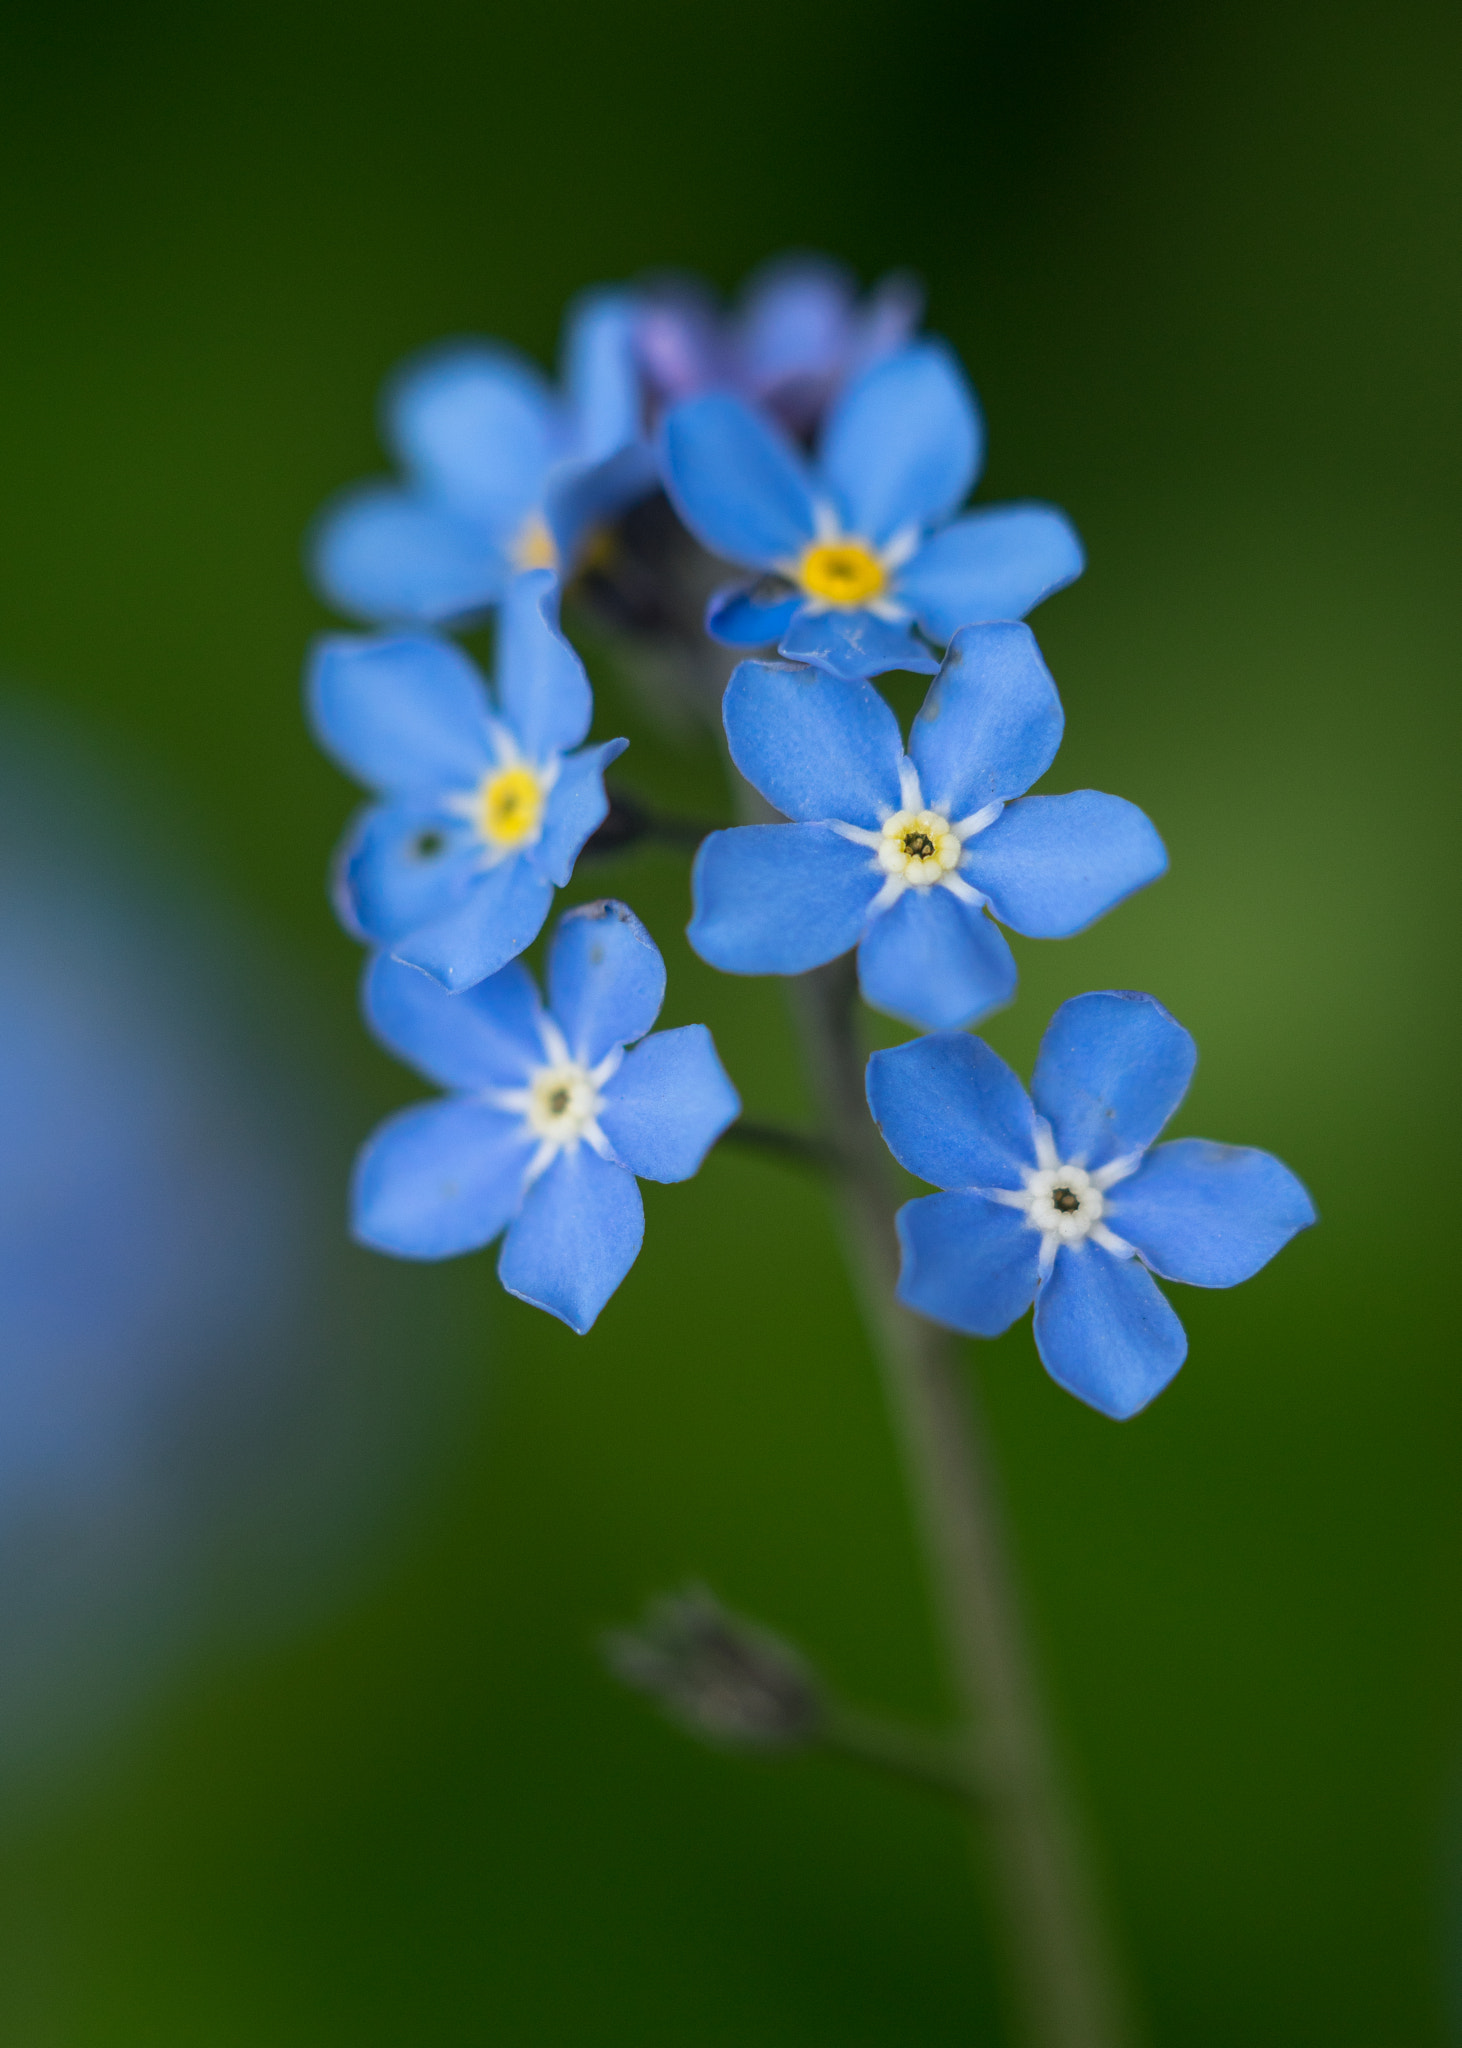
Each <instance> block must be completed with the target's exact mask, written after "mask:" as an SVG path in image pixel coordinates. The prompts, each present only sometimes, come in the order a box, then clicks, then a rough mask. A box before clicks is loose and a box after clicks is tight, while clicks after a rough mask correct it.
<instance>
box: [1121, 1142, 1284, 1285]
mask: <svg viewBox="0 0 1462 2048" xmlns="http://www.w3.org/2000/svg"><path fill="white" fill-rule="evenodd" d="M1107 1211H1108V1217H1107V1220H1108V1221H1109V1222H1110V1224H1111V1226H1112V1229H1113V1230H1114V1231H1116V1233H1117V1235H1118V1237H1125V1238H1126V1240H1127V1242H1128V1243H1129V1244H1134V1245H1136V1247H1137V1249H1138V1251H1139V1252H1141V1254H1142V1256H1143V1258H1144V1259H1146V1261H1147V1263H1148V1265H1149V1266H1151V1267H1152V1269H1153V1271H1154V1272H1156V1273H1161V1274H1162V1276H1163V1278H1164V1279H1165V1280H1186V1281H1187V1283H1188V1285H1189V1286H1190V1287H1235V1286H1237V1285H1238V1283H1239V1281H1240V1280H1247V1279H1248V1278H1249V1277H1250V1276H1251V1275H1252V1274H1254V1273H1257V1272H1258V1271H1259V1268H1260V1267H1261V1266H1267V1265H1268V1263H1269V1261H1270V1260H1271V1259H1272V1258H1273V1257H1274V1254H1275V1253H1276V1252H1277V1251H1279V1250H1280V1248H1281V1247H1282V1246H1284V1245H1287V1244H1288V1243H1289V1241H1290V1239H1291V1238H1292V1237H1293V1236H1294V1234H1295V1232H1296V1231H1297V1230H1304V1229H1306V1228H1307V1227H1308V1226H1309V1225H1310V1224H1311V1223H1313V1222H1314V1221H1315V1205H1314V1203H1313V1202H1312V1201H1311V1200H1310V1197H1309V1194H1308V1193H1307V1191H1306V1190H1305V1188H1304V1186H1303V1185H1302V1184H1301V1182H1300V1181H1298V1180H1297V1179H1296V1178H1295V1176H1294V1175H1293V1174H1292V1173H1291V1172H1290V1170H1289V1168H1288V1167H1287V1166H1285V1165H1282V1164H1281V1162H1280V1161H1279V1160H1278V1159H1276V1158H1275V1157H1274V1155H1273V1154H1272V1153H1270V1152H1259V1151H1256V1150H1255V1148H1254V1147H1253V1146H1251V1145H1213V1144H1210V1143H1209V1141H1208V1140H1207V1139H1206V1138H1178V1139H1176V1140H1175V1141H1174V1142H1173V1143H1172V1144H1170V1145H1159V1146H1158V1147H1157V1149H1156V1150H1155V1151H1153V1152H1149V1153H1148V1155H1147V1157H1146V1158H1145V1159H1144V1160H1143V1162H1142V1165H1141V1166H1140V1167H1139V1168H1138V1170H1137V1172H1136V1173H1135V1174H1134V1175H1133V1177H1132V1178H1131V1179H1130V1180H1124V1181H1119V1182H1118V1183H1117V1185H1116V1187H1114V1188H1113V1189H1112V1191H1111V1193H1110V1194H1109V1195H1108V1196H1107Z"/></svg>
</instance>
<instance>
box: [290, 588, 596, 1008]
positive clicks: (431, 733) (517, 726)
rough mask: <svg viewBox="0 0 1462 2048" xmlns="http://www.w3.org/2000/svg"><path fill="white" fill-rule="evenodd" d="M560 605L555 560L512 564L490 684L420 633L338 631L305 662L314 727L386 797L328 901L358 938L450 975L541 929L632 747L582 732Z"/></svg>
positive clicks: (584, 723)
mask: <svg viewBox="0 0 1462 2048" xmlns="http://www.w3.org/2000/svg"><path fill="white" fill-rule="evenodd" d="M556 602H557V600H556V586H555V583H554V578H553V576H552V574H551V573H550V572H549V571H547V570H539V571H536V572H534V573H532V574H530V575H525V576H521V577H518V578H516V579H515V581H514V583H513V586H512V588H511V590H510V591H509V593H508V597H507V601H506V602H505V604H504V606H503V609H502V613H501V617H500V619H499V625H498V645H497V677H496V687H495V690H494V692H493V694H492V696H491V697H490V696H489V694H488V692H487V690H486V688H485V687H484V685H483V681H482V678H481V676H480V675H479V674H478V672H477V670H476V669H475V668H474V666H473V665H472V663H471V661H469V660H468V658H467V656H466V655H465V654H463V653H462V651H461V650H460V649H459V648H457V647H454V646H452V645H451V644H450V643H449V642H447V641H444V640H437V639H433V638H431V637H429V636H427V635H424V634H409V635H401V636H398V637H393V638H385V637H382V638H359V639H358V638H353V637H346V636H344V635H340V636H333V637H331V638H328V639H325V640H322V641H321V642H320V643H319V645H318V646H317V647H316V649H315V652H314V655H313V657H312V660H311V664H310V672H309V677H308V694H309V706H310V714H311V718H312V720H313V723H314V728H315V733H316V737H317V738H318V739H319V741H320V744H321V745H322V746H323V747H324V748H325V750H326V752H327V753H329V754H331V755H333V756H334V758H335V759H336V760H337V761H338V762H339V763H340V765H341V766H342V767H343V768H345V769H346V770H347V771H348V772H349V773H350V774H352V775H354V776H355V777H356V778H357V779H358V780H359V781H361V782H363V783H365V784H366V785H367V786H368V787H369V788H372V789H375V790H377V791H378V792H379V793H380V794H381V796H382V797H383V798H384V802H382V803H380V804H376V805H373V806H372V807H371V808H370V809H368V810H366V811H365V812H364V813H363V814H362V815H361V817H360V818H359V819H358V820H357V822H356V824H355V826H354V827H353V829H352V830H351V832H350V833H349V834H348V836H347V838H346V840H345V843H344V845H343V846H342V848H341V849H340V853H339V855H338V857H337V862H336V881H335V900H336V907H337V909H338V910H339V912H340V915H341V918H342V920H343V921H344V923H345V924H346V925H347V927H348V928H349V929H350V930H351V931H353V932H355V934H356V935H357V936H358V937H359V938H363V939H365V940H367V941H368V942H369V943H370V944H372V945H374V946H379V947H383V948H384V949H385V950H386V951H387V952H389V953H392V954H394V955H395V957H396V958H397V959H398V960H404V961H407V962H408V963H409V964H410V965H411V966H413V967H420V968H422V969H423V970H424V971H425V972H426V973H427V974H431V975H434V976H435V977H436V979H437V980H438V981H440V982H441V983H442V984H443V986H444V987H446V988H449V989H465V988H471V987H472V986H473V984H474V983H475V982H479V981H481V980H482V979H483V978H484V976H486V975H489V974H496V973H497V971H498V969H499V968H500V967H503V966H506V964H507V962H508V961H509V960H512V959H514V958H516V956H517V955H518V954H519V953H521V952H522V950H523V948H524V947H525V946H528V945H531V944H532V942H533V940H534V939H535V938H536V937H537V936H538V933H539V932H540V931H541V930H542V928H543V921H544V919H545V918H546V917H547V915H548V911H549V906H550V904H551V903H552V901H553V892H554V890H555V889H561V888H562V887H563V885H564V884H565V882H567V881H568V879H569V876H570V875H571V874H572V872H573V866H574V862H575V860H576V859H577V858H578V855H579V849H580V848H581V847H582V845H583V844H584V841H585V840H586V839H587V838H588V837H589V834H590V833H591V832H592V831H593V830H594V829H595V827H596V826H597V825H599V824H600V823H601V822H602V821H603V819H604V817H605V815H606V812H607V810H608V802H607V799H606V797H605V794H604V769H605V767H606V766H607V764H608V763H609V762H610V761H612V760H614V759H615V758H616V756H617V755H619V754H621V753H623V751H624V749H625V747H626V745H627V744H628V742H627V741H625V740H607V741H605V742H604V743H603V744H602V745H600V746H597V747H580V742H581V741H582V740H583V739H584V738H585V736H586V735H587V733H588V730H589V722H590V720H591V718H592V717H593V711H594V701H593V696H592V694H591V692H590V689H589V679H588V677H587V676H586V675H585V673H584V666H583V663H582V662H581V661H580V660H579V657H578V655H577V654H575V653H574V650H573V649H572V648H571V647H570V646H569V644H568V642H567V641H566V640H565V639H563V637H562V636H561V634H560V633H559V631H558V629H557V620H556ZM575 748H577V749H579V750H578V751H577V752H574V751H571V749H575Z"/></svg>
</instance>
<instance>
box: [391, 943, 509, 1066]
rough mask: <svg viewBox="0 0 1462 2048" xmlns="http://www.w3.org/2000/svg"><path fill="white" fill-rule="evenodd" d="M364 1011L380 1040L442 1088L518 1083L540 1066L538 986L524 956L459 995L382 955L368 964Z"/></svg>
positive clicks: (429, 977)
mask: <svg viewBox="0 0 1462 2048" xmlns="http://www.w3.org/2000/svg"><path fill="white" fill-rule="evenodd" d="M361 1008H362V1009H363V1010H364V1012H365V1017H366V1022H367V1023H368V1024H369V1025H370V1028H371V1030H372V1031H373V1032H374V1033H375V1035H376V1037H377V1038H378V1039H379V1040H380V1041H381V1043H382V1045H384V1046H386V1047H387V1048H388V1049H389V1050H390V1051H391V1052H394V1053H396V1054H397V1055H398V1056H399V1057H400V1058H401V1059H403V1060H409V1061H410V1062H411V1064H412V1066H414V1067H415V1068H417V1069H418V1071H419V1072H421V1073H423V1074H425V1075H426V1077H427V1079H428V1080H429V1081H436V1082H438V1083H439V1084H440V1085H441V1086H442V1087H443V1088H461V1089H468V1090H472V1091H477V1090H480V1089H483V1088H521V1087H522V1086H523V1084H524V1082H525V1081H526V1080H527V1077H528V1073H529V1070H530V1069H531V1068H533V1067H537V1066H542V1064H543V1058H544V1053H543V1041H542V1039H541V1038H540V1037H539V1035H538V1021H537V1020H538V1018H539V1017H540V1016H541V1014H542V1011H541V1007H540V1005H539V1001H538V991H537V989H536V988H535V987H534V986H533V977H532V975H531V974H529V972H528V970H527V968H526V967H525V966H524V965H523V963H522V961H521V960H514V961H513V962H512V963H511V964H510V965H509V966H507V967H504V968H502V969H501V970H500V971H499V972H498V973H497V974H494V975H491V976H490V977H489V978H488V979H487V980H486V981H480V982H479V983H478V984H477V986H476V988H471V989H468V990H467V991H466V992H465V993H464V994H462V995H460V996H454V995H449V994H448V993H447V991H446V990H445V989H444V988H443V987H442V985H441V983H440V982H439V981H433V980H432V978H431V976H430V975H429V974H423V973H422V972H421V970H420V969H419V968H416V967H407V966H406V965H405V964H404V963H403V962H402V961H400V960H393V959H391V958H390V956H389V955H388V954H385V953H378V954H377V955H376V957H375V959H374V960H372V961H371V963H370V965H369V966H368V967H367V968H366V972H365V978H364V980H363V982H362V985H361Z"/></svg>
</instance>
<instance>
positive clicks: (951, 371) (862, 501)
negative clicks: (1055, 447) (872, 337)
mask: <svg viewBox="0 0 1462 2048" xmlns="http://www.w3.org/2000/svg"><path fill="white" fill-rule="evenodd" d="M983 443H984V433H983V430H982V428H981V425H980V414H979V408H978V407H977V406H976V404H975V395H974V393H973V392H972V391H971V390H970V387H969V384H968V382H967V381H966V378H965V375H964V372H963V371H962V370H961V369H960V367H959V364H958V363H957V362H956V361H955V359H954V357H953V355H952V354H951V353H950V351H949V350H948V349H947V348H946V347H945V346H944V344H943V342H939V341H917V342H911V343H910V345H909V346H908V347H907V348H904V349H900V350H899V352H898V354H897V355H894V356H886V357H885V358H884V360H883V361H882V362H881V363H875V364H874V366H873V368H872V369H871V370H865V371H864V372H863V375H862V376H861V377H859V378H858V379H857V380H856V381H855V382H854V383H852V384H850V385H849V386H848V388H847V390H846V391H845V392H844V393H843V395H842V397H841V398H840V399H839V400H838V402H837V404H836V405H835V406H834V407H833V410H832V413H831V415H830V417H829V419H828V423H827V426H826V428H825V429H824V431H823V437H822V446H821V449H820V450H819V457H818V471H819V480H820V481H821V482H823V483H825V484H826V485H827V486H828V488H829V490H830V492H831V494H832V495H833V496H834V498H835V499H836V501H837V502H838V504H839V505H840V506H841V508H842V510H843V512H844V514H845V516H846V518H847V522H848V529H849V531H850V532H852V533H858V534H863V535H864V536H865V537H866V538H867V539H869V540H872V541H874V542H875V543H878V544H880V545H881V544H882V543H883V542H884V541H887V540H889V539H891V538H892V536H893V535H894V534H896V533H898V532H899V531H900V530H901V529H902V528H904V527H908V526H919V527H922V526H933V525H936V524H937V523H938V522H939V521H940V520H942V519H947V518H948V517H949V515H950V513H951V512H953V511H955V510H956V509H957V508H958V507H959V506H960V505H962V504H963V503H964V500H965V498H966V496H967V495H968V493H969V489H970V486H971V484H973V482H974V480H975V475H976V472H977V471H978V469H979V465H980V455H981V451H982V447H983Z"/></svg>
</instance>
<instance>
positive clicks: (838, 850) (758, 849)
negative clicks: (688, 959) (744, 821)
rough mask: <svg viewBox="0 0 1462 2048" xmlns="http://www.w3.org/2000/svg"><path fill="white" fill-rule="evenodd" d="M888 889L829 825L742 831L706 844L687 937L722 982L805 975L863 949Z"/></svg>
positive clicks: (868, 859)
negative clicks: (872, 912)
mask: <svg viewBox="0 0 1462 2048" xmlns="http://www.w3.org/2000/svg"><path fill="white" fill-rule="evenodd" d="M882 886H883V876H882V874H881V873H880V872H879V871H878V869H877V868H875V866H874V865H873V857H872V855H871V854H870V853H869V851H868V849H867V847H866V846H855V845H853V844H852V842H851V841H849V840H847V839H844V838H842V837H840V835H839V834H838V833H836V832H834V831H832V830H831V829H830V828H829V827H828V826H826V825H736V826H733V827H732V828H731V830H730V831H729V832H713V833H712V834H711V835H710V837H709V838H708V839H706V840H705V841H703V843H702V845H701V849H700V851H699V853H698V854H697V855H696V857H695V866H694V867H693V868H692V870H691V894H692V897H693V899H694V903H695V914H694V916H693V917H692V918H691V921H690V923H689V924H688V925H687V927H686V937H687V938H688V939H689V940H690V943H691V945H692V946H693V947H694V948H695V950H696V952H697V953H699V954H700V956H701V958H702V960H708V961H709V962H710V964H711V966H712V967H719V968H720V970H721V972H722V973H723V974H805V973H806V971H807V970H808V968H809V967H821V966H822V965H823V963H824V961H827V960H836V959H837V957H838V955H839V953H846V952H847V951H848V949H849V947H850V946H855V945H856V944H857V943H858V938H859V934H860V933H861V932H862V930H863V927H864V925H865V924H866V923H867V922H868V908H869V905H870V904H871V903H872V901H873V899H874V897H875V896H876V895H877V894H878V891H879V890H880V888H881V887H882Z"/></svg>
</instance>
